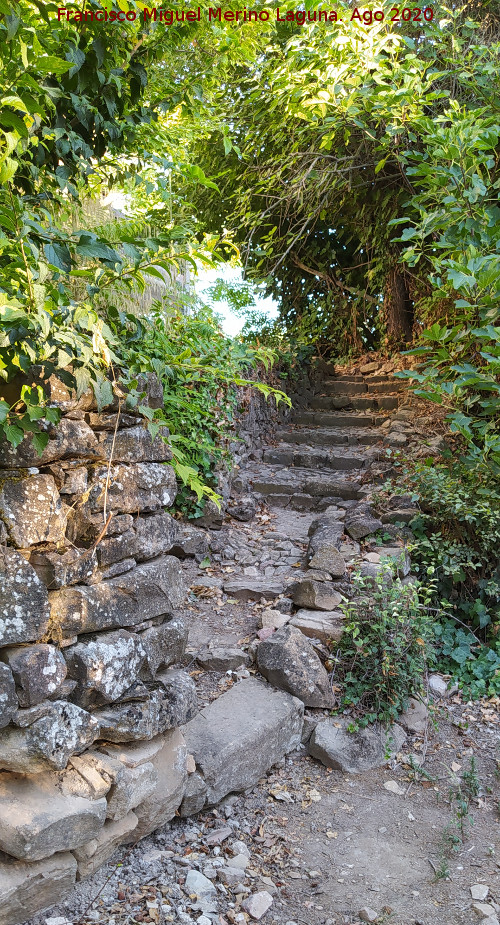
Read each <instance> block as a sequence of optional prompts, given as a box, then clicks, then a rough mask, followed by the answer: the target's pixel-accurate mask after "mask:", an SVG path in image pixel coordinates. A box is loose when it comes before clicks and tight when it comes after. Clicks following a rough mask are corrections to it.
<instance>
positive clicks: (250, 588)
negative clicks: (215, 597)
mask: <svg viewBox="0 0 500 925" xmlns="http://www.w3.org/2000/svg"><path fill="white" fill-rule="evenodd" d="M223 587H224V591H225V593H226V594H227V595H228V596H229V597H234V598H236V600H238V601H252V600H259V599H260V598H264V599H265V600H266V601H272V600H274V598H275V597H279V596H280V594H282V593H283V585H282V584H280V583H279V582H276V581H273V579H272V578H265V577H264V576H261V577H260V578H244V577H243V576H242V577H241V578H237V579H234V580H233V581H226V582H225V583H224V586H223Z"/></svg>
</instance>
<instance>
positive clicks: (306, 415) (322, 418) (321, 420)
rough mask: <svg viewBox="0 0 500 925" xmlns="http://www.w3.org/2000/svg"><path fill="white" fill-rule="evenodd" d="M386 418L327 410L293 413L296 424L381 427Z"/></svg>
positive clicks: (342, 427) (383, 416) (343, 427)
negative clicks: (336, 412) (334, 412)
mask: <svg viewBox="0 0 500 925" xmlns="http://www.w3.org/2000/svg"><path fill="white" fill-rule="evenodd" d="M385 419H386V416H385V415H380V414H378V415H377V414H331V413H330V414H329V413H326V412H325V411H316V410H315V411H296V412H295V413H294V415H293V418H292V420H293V423H294V424H306V425H307V424H319V425H321V426H323V427H340V428H341V429H342V430H344V429H345V428H346V427H355V428H360V427H363V428H365V427H380V425H381V424H383V423H384V421H385Z"/></svg>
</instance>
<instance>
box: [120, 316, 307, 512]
mask: <svg viewBox="0 0 500 925" xmlns="http://www.w3.org/2000/svg"><path fill="white" fill-rule="evenodd" d="M108 319H109V324H110V327H111V328H112V329H113V330H114V331H115V332H116V336H118V334H119V341H120V364H121V367H122V368H123V369H124V370H126V371H127V372H126V374H125V373H124V374H123V376H122V379H121V382H122V384H123V385H124V387H125V388H126V390H127V393H128V401H129V403H133V404H135V405H136V406H138V407H139V410H142V413H143V414H145V415H146V416H147V417H149V424H148V427H149V429H150V431H151V433H152V434H153V435H156V434H157V433H158V430H159V428H160V426H167V427H168V429H169V431H170V437H169V445H170V447H171V449H172V453H173V464H174V467H175V470H176V473H177V475H178V477H179V479H180V480H181V481H182V482H183V484H184V489H183V490H182V491H181V493H180V496H179V502H180V504H181V507H182V509H183V510H184V511H185V512H187V513H189V514H190V515H191V516H194V517H196V516H198V515H199V514H200V513H201V512H202V509H203V504H202V503H201V502H202V501H203V500H204V499H210V500H212V501H215V502H216V503H217V501H218V496H217V494H216V491H215V489H216V487H217V472H218V469H219V468H220V465H221V464H222V463H224V464H226V465H227V464H228V463H229V461H230V455H229V443H230V441H231V440H234V439H235V438H236V434H235V430H234V427H235V419H236V414H237V411H238V394H239V389H241V388H245V387H251V388H254V389H256V390H258V391H260V392H261V393H262V394H263V395H265V397H269V396H271V397H272V398H273V399H274V400H275V401H276V403H279V402H280V401H284V402H285V403H286V404H290V400H289V398H288V397H287V396H286V395H285V393H284V392H282V391H281V390H279V389H275V388H272V387H271V386H269V385H267V383H266V382H265V371H266V370H267V371H268V370H269V369H270V366H271V365H272V363H273V361H274V356H273V354H272V352H271V351H269V350H268V349H266V348H265V347H262V348H258V347H251V346H249V345H246V344H243V343H240V342H238V341H236V340H232V339H230V338H228V337H226V336H225V335H224V334H223V333H222V331H221V329H220V327H219V325H218V322H217V319H216V317H215V316H214V314H213V312H212V311H211V310H210V309H209V308H207V307H205V306H203V305H201V304H196V303H193V304H192V305H191V307H190V311H189V312H188V313H186V314H183V313H182V312H179V311H177V312H176V311H173V310H171V309H167V310H165V309H164V307H163V306H162V305H161V303H155V304H154V305H153V307H152V311H151V314H150V317H149V318H147V319H144V318H143V319H138V318H136V317H134V316H132V315H128V316H126V315H124V314H123V313H122V312H118V311H117V310H110V311H109V312H108ZM258 368H259V372H260V370H263V372H264V375H262V374H261V377H260V379H259V378H257V377H256V378H255V379H254V378H251V374H252V371H255V370H257V369H258ZM148 372H152V373H154V374H155V375H156V376H158V378H159V379H160V381H161V382H162V384H163V395H164V405H163V408H159V409H158V410H156V411H155V412H150V411H149V409H147V408H144V407H143V406H142V405H141V404H140V396H139V395H138V389H139V387H140V381H139V377H140V376H141V375H143V374H145V373H148ZM192 493H194V494H195V496H196V499H194V498H193V496H192Z"/></svg>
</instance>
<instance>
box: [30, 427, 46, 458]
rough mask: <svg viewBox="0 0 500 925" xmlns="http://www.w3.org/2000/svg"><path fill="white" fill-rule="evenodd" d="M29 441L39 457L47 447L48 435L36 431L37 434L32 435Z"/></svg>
mask: <svg viewBox="0 0 500 925" xmlns="http://www.w3.org/2000/svg"><path fill="white" fill-rule="evenodd" d="M31 439H32V441H33V446H34V447H35V450H36V451H37V453H38V455H39V456H41V455H42V453H43V451H44V449H45V447H46V446H47V443H48V442H49V435H48V434H45V433H43V432H42V431H38V433H36V432H34V433H33V435H32V438H31Z"/></svg>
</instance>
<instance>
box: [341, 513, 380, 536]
mask: <svg viewBox="0 0 500 925" xmlns="http://www.w3.org/2000/svg"><path fill="white" fill-rule="evenodd" d="M382 527H383V524H382V521H381V520H378V518H377V517H373V516H372V515H371V514H361V515H358V516H354V517H352V518H349V520H347V519H346V522H345V529H346V533H348V534H349V536H350V537H352V539H353V540H362V539H363V538H364V537H365V536H369V534H370V533H376V532H377V530H381V529H382Z"/></svg>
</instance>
